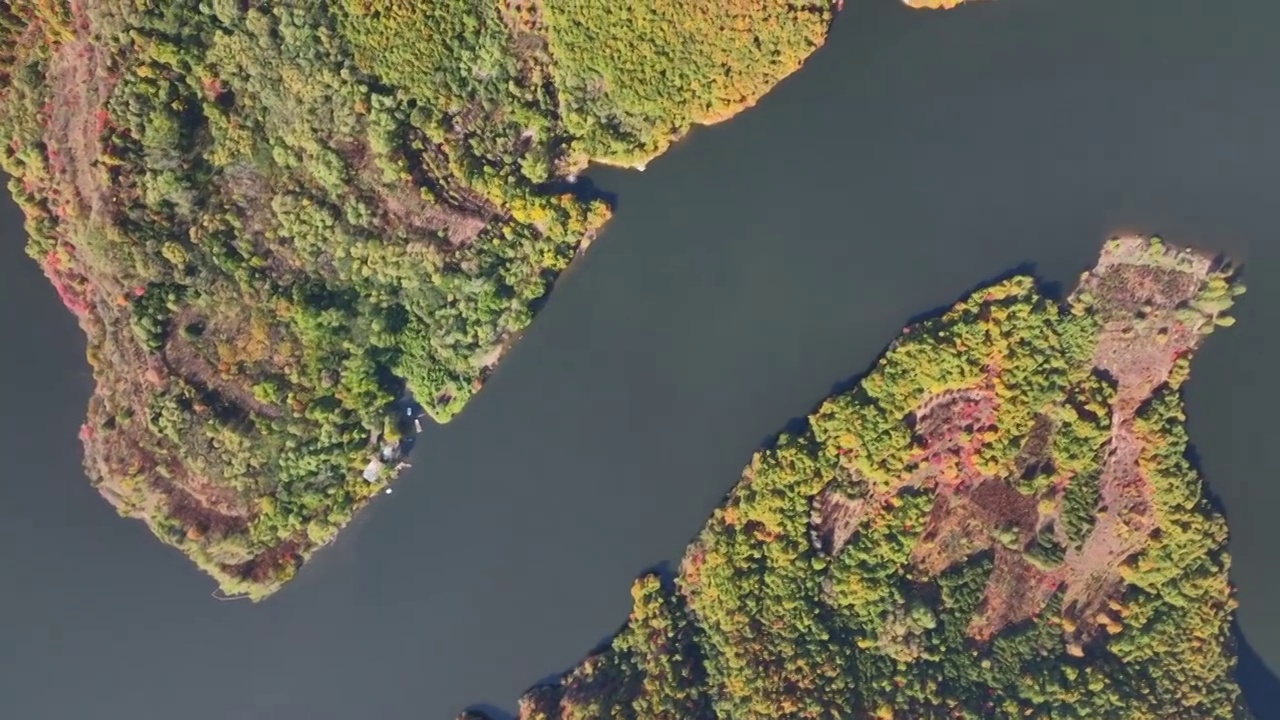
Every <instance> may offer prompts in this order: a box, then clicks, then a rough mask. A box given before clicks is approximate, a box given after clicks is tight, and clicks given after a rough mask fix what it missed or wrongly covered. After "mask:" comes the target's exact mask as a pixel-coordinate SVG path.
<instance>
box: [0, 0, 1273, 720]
mask: <svg viewBox="0 0 1280 720" xmlns="http://www.w3.org/2000/svg"><path fill="white" fill-rule="evenodd" d="M1277 23H1280V8H1276V7H1274V4H1273V3H1269V2H1266V1H1265V0H1219V2H1216V3H1211V4H1210V3H1202V2H1192V1H1190V0H1165V1H1164V2H1154V1H1150V0H1126V1H1125V2H1119V3H1117V2H1114V0H1112V1H1110V2H1108V1H1106V0H1075V1H1073V2H1048V1H1047V0H1000V1H997V2H990V3H979V4H977V5H974V6H972V7H967V8H964V9H962V10H959V11H953V12H950V13H947V14H921V13H914V12H909V11H907V10H905V9H903V8H900V7H898V6H897V4H895V3H889V2H873V1H872V0H862V1H860V2H851V3H848V4H847V10H846V12H845V13H844V15H842V16H841V18H840V19H839V20H838V22H837V25H836V27H835V29H834V31H833V33H832V37H831V39H830V42H829V44H828V46H827V47H825V48H824V49H823V50H821V51H820V52H819V53H817V55H815V57H814V58H813V59H812V60H811V61H810V62H809V64H808V65H807V66H806V68H805V69H804V70H802V71H801V72H800V73H799V74H797V75H795V76H793V77H792V78H790V79H789V80H787V81H786V82H784V83H783V84H782V85H780V86H779V87H778V88H777V89H776V90H775V91H774V92H773V93H771V94H770V95H769V96H767V97H766V98H765V99H764V100H763V101H762V102H761V103H760V105H759V106H757V107H756V108H754V109H753V110H751V111H749V112H747V113H745V114H743V115H742V116H740V117H739V118H737V119H735V120H734V121H732V122H729V123H726V124H724V125H720V126H716V127H713V128H707V129H702V130H699V131H697V132H695V133H694V134H693V135H692V136H691V137H690V138H688V139H687V140H685V141H683V142H682V143H680V144H679V145H677V146H676V147H675V148H674V149H673V150H672V151H671V152H670V153H669V154H668V155H666V156H664V157H662V158H659V159H658V160H656V161H654V162H653V163H651V164H650V165H649V169H648V170H647V171H646V172H644V173H634V172H624V171H616V170H598V171H594V172H592V173H591V178H592V180H593V182H594V183H595V184H596V185H597V186H598V187H600V188H601V189H604V190H607V191H609V192H611V193H614V194H615V195H616V196H617V198H618V208H617V213H616V217H615V218H614V220H613V221H612V222H611V224H610V225H609V226H608V229H607V230H606V231H605V233H604V234H603V235H602V236H601V237H600V238H599V239H598V240H597V242H596V243H595V244H594V245H593V246H592V248H591V249H590V251H589V252H588V253H587V254H586V255H585V256H584V258H583V259H582V260H581V261H580V262H579V263H577V264H576V265H575V266H574V267H573V268H571V270H570V271H569V272H568V273H566V274H565V275H564V276H563V277H562V278H561V281H560V282H559V284H558V285H557V286H556V290H555V291H554V293H553V294H552V296H551V297H550V299H549V301H548V302H547V304H546V306H545V308H544V310H543V311H542V312H541V313H540V315H539V316H538V318H537V320H536V322H535V323H534V325H533V327H532V328H531V330H530V331H529V332H528V333H527V334H526V336H525V337H524V338H523V339H522V340H521V342H519V343H517V344H516V345H515V347H514V348H513V349H512V351H511V353H510V354H509V355H508V356H507V358H506V359H505V360H504V362H503V364H502V366H501V367H500V369H499V370H498V371H497V373H496V374H495V376H494V378H493V379H492V381H491V382H490V384H489V385H488V386H487V387H486V388H485V390H484V391H483V392H482V393H481V394H480V396H479V397H478V398H477V399H476V400H475V402H474V404H473V405H471V406H469V407H468V408H467V410H466V411H465V412H464V413H463V414H462V415H461V416H459V417H458V418H457V420H455V421H454V422H453V423H450V424H449V425H447V426H444V427H438V428H436V427H433V428H429V429H428V431H427V433H426V434H425V435H424V437H423V438H422V439H421V444H420V448H419V452H418V453H417V455H416V456H415V458H414V459H413V462H414V468H413V469H412V471H410V472H409V473H408V474H407V475H406V477H404V478H403V479H402V480H401V481H400V482H399V483H398V484H397V485H396V490H395V493H394V494H393V495H392V496H390V497H387V498H383V499H381V500H379V501H378V502H376V503H374V504H373V505H372V506H371V507H370V508H369V509H368V510H367V511H366V512H365V513H363V514H362V515H361V516H360V517H359V518H358V519H357V520H356V521H355V523H354V524H353V525H352V526H351V527H350V528H348V529H347V531H346V532H345V533H344V534H343V535H342V536H341V537H340V538H339V540H338V542H337V543H336V545H335V546H333V547H330V548H328V549H326V550H325V551H323V552H322V553H320V554H319V555H318V556H317V558H316V560H315V561H314V562H313V563H312V564H311V565H310V566H308V568H307V569H306V571H305V572H304V573H303V574H302V575H301V576H300V577H299V579H297V580H296V581H294V582H293V583H291V584H290V586H289V587H287V588H286V589H285V590H283V591H282V592H281V593H280V594H279V595H278V596H276V597H273V598H272V599H270V600H269V601H267V602H265V603H262V604H260V605H256V606H254V605H250V604H248V603H218V602H215V601H214V600H212V599H211V598H209V597H208V592H209V591H210V590H211V589H212V588H211V586H210V583H209V581H208V580H207V579H206V578H205V577H204V576H203V575H201V574H200V573H199V572H198V571H197V570H195V569H194V568H193V567H190V566H189V564H188V562H187V561H186V560H185V559H184V558H183V557H182V556H181V555H179V554H178V553H176V552H174V551H172V550H170V549H168V548H165V547H162V546H161V545H160V544H159V543H157V542H155V540H154V539H153V538H151V537H150V535H149V533H148V532H147V531H146V530H145V528H143V527H142V526H141V524H139V523H134V522H128V521H124V520H121V519H119V518H117V517H115V515H114V513H113V512H112V511H111V509H110V507H109V506H108V505H107V504H106V503H105V502H104V501H103V500H101V499H100V498H99V497H98V496H97V495H96V493H95V491H94V490H93V489H92V488H90V487H89V486H88V484H87V482H86V481H85V480H84V477H83V473H82V471H81V469H80V467H79V457H80V451H79V445H78V442H77V440H76V437H75V433H76V430H77V428H78V426H79V423H80V420H81V417H82V416H83V411H84V404H85V401H86V399H87V397H88V392H89V387H90V384H89V376H88V369H87V367H86V366H85V363H84V361H83V343H82V341H81V339H80V337H79V335H78V330H77V329H76V328H75V327H74V322H73V320H72V319H71V317H70V316H69V315H68V314H67V313H66V312H65V311H64V310H63V309H62V308H61V307H60V306H59V305H58V303H57V299H56V296H55V294H54V292H53V291H52V289H51V288H50V287H48V285H47V283H46V282H45V281H44V280H43V278H41V277H40V276H39V273H38V271H37V270H36V268H35V267H34V265H33V264H32V263H30V262H29V261H27V260H26V259H25V258H24V257H22V254H21V249H20V245H21V241H22V237H21V227H20V220H19V218H18V216H17V214H16V211H14V210H13V208H12V205H10V204H8V203H7V201H6V203H5V205H4V210H3V211H0V234H3V241H2V242H0V252H2V253H4V255H3V260H2V261H0V278H2V279H0V299H2V300H3V303H2V305H0V306H2V307H3V311H2V312H0V338H3V341H2V347H3V348H4V350H3V351H2V352H0V378H3V379H0V407H3V409H4V411H3V412H2V413H0V423H2V425H0V428H3V432H2V433H0V448H2V449H3V450H4V456H5V458H6V465H5V470H4V472H3V476H4V481H3V482H0V570H3V572H4V573H5V582H4V584H3V587H4V590H2V591H0V609H2V610H3V616H4V618H5V620H4V621H3V622H0V662H2V663H3V665H4V667H5V668H6V672H5V673H3V677H0V714H3V715H4V716H11V717H19V718H24V719H26V718H33V719H38V718H59V719H61V718H67V717H76V716H85V715H89V714H90V713H92V714H93V715H94V716H97V717H105V718H137V717H141V718H146V717H156V716H165V715H170V714H179V713H181V714H182V715H183V716H185V717H188V718H193V719H195V720H206V719H208V720H214V719H215V718H216V719H222V718H227V717H237V718H283V719H284V720H293V719H295V718H296V719H298V720H303V719H306V720H312V719H322V720H324V719H328V718H334V719H335V720H336V719H346V718H355V717H369V718H378V719H379V720H382V719H385V720H400V719H402V718H403V719H405V720H408V719H409V718H448V717H452V715H453V714H454V713H455V712H456V711H458V710H459V709H461V708H462V707H464V706H466V705H468V704H471V703H487V704H490V705H494V706H497V707H506V708H510V707H512V706H513V704H514V701H515V698H516V697H517V695H518V694H519V693H520V692H521V691H522V690H523V689H524V688H526V687H527V686H528V685H530V684H531V683H533V682H535V681H536V680H538V679H539V678H541V677H544V676H546V675H549V674H552V673H556V672H559V671H561V670H563V669H565V668H567V667H569V666H570V665H571V664H572V663H574V662H575V661H577V660H578V659H579V658H580V657H581V656H582V655H583V654H584V653H586V652H587V651H588V650H589V649H590V648H591V647H592V646H593V645H594V644H595V643H596V642H598V641H599V640H600V639H601V638H602V637H603V636H604V635H606V634H607V633H609V632H612V631H613V630H614V629H615V628H616V627H617V626H618V625H619V624H620V623H621V622H622V621H623V619H624V618H625V614H626V612H627V609H628V606H629V597H628V593H627V591H628V587H629V584H630V581H631V580H632V578H633V577H634V576H635V575H636V574H638V573H639V572H641V571H642V570H644V569H645V568H647V567H650V566H652V565H654V564H656V563H660V562H662V561H664V560H670V559H673V558H675V557H677V556H678V555H679V553H680V551H681V550H682V548H683V547H684V545H685V544H686V542H687V541H688V540H689V538H690V537H691V536H692V535H693V534H694V533H695V532H696V531H697V529H698V528H699V527H700V526H701V524H702V522H703V520H704V519H705V517H706V516H707V514H708V513H709V511H710V509H711V508H712V507H713V506H714V505H715V503H716V502H718V500H719V498H720V496H721V494H722V493H723V492H724V491H725V490H726V489H728V488H729V487H730V486H731V485H732V483H733V482H734V480H735V479H736V475H737V473H738V472H739V470H740V469H741V467H742V465H743V464H744V462H745V461H746V460H747V458H748V457H749V456H750V453H751V451H752V450H754V449H755V448H756V447H758V446H759V445H760V444H761V442H762V441H763V440H764V439H765V438H767V437H769V436H771V435H772V434H773V433H775V432H777V431H778V430H780V429H781V428H782V427H783V426H784V425H785V424H786V422H787V420H788V419H789V418H793V417H797V416H803V415H804V414H806V413H807V412H809V411H810V410H811V409H812V407H813V406H814V405H815V404H816V403H817V402H818V401H819V400H820V399H821V398H822V397H824V396H825V395H827V394H828V393H829V392H830V391H831V388H832V387H833V386H834V385H836V384H839V383H842V382H844V381H845V380H847V379H848V378H849V377H850V376H851V375H854V374H856V373H859V372H861V371H862V370H863V369H865V368H866V367H867V366H868V364H869V363H871V362H872V361H873V359H874V358H875V357H876V356H877V355H878V354H879V353H880V352H881V350H882V349H883V347H884V345H885V343H887V342H888V341H889V340H891V339H892V338H893V337H894V336H896V335H897V333H898V332H899V331H900V329H901V327H902V326H903V325H904V324H905V323H906V322H907V320H908V319H909V318H911V317H913V316H917V315H919V314H920V313H922V312H926V311H928V310H929V309H930V308H934V307H937V306H940V305H944V304H947V303H949V302H951V301H952V300H954V299H956V298H957V297H959V296H960V295H961V294H962V293H963V292H964V291H965V290H966V289H968V288H970V287H973V286H975V285H977V284H979V283H981V282H983V281H984V280H986V279H989V278H991V277H994V276H997V275H1000V274H1002V273H1003V272H1005V271H1007V270H1008V269H1010V268H1013V267H1017V266H1021V265H1025V264H1031V265H1033V266H1034V268H1035V271H1036V272H1037V274H1038V275H1039V276H1040V277H1042V278H1043V279H1045V280H1046V281H1051V282H1058V283H1061V284H1062V285H1064V286H1067V287H1069V286H1070V285H1071V284H1072V283H1073V281H1074V278H1075V276H1076V275H1077V274H1078V273H1079V272H1081V271H1083V270H1084V269H1085V268H1086V267H1088V265H1089V264H1091V262H1092V260H1093V258H1094V257H1095V256H1096V254H1097V250H1098V247H1099V245H1100V244H1101V242H1102V241H1103V240H1104V239H1105V238H1106V237H1107V236H1108V235H1110V234H1112V233H1115V232H1121V231H1133V232H1158V233H1161V234H1163V235H1164V236H1165V237H1167V238H1168V239H1170V240H1171V241H1173V242H1178V243H1184V244H1192V245H1198V246H1202V247H1206V248H1210V249H1214V250H1219V251H1222V252H1225V253H1227V254H1229V255H1231V256H1232V257H1233V258H1235V259H1236V260H1238V261H1240V262H1242V263H1243V264H1244V267H1245V273H1246V275H1245V279H1246V281H1247V282H1248V283H1249V285H1250V293H1249V294H1248V295H1246V296H1244V297H1243V298H1242V299H1241V302H1240V304H1239V305H1237V307H1236V309H1235V314H1236V315H1237V317H1238V318H1239V323H1238V324H1237V325H1236V326H1235V327H1233V328H1231V329H1230V330H1227V331H1224V332H1221V333H1218V334H1215V336H1214V337H1213V338H1212V340H1211V341H1210V342H1209V343H1208V344H1207V346H1206V347H1205V348H1204V349H1203V350H1202V351H1201V353H1200V355H1199V356H1198V357H1197V360H1196V364H1195V368H1194V375H1193V379H1192V381H1191V383H1190V385H1189V390H1188V393H1189V412H1190V415H1191V421H1190V429H1191V434H1192V438H1193V441H1194V442H1195V443H1196V447H1197V451H1198V456H1199V461H1200V463H1201V465H1202V467H1203V468H1204V470H1205V472H1206V474H1207V475H1208V477H1209V480H1210V482H1211V484H1212V487H1213V490H1214V492H1215V494H1216V495H1217V496H1218V498H1219V499H1220V500H1221V502H1222V503H1223V505H1224V507H1225V508H1226V511H1227V513H1228V520H1229V522H1230V524H1231V529H1232V533H1233V535H1232V551H1233V556H1234V563H1235V564H1234V570H1235V581H1236V583H1237V584H1238V585H1239V587H1240V593H1239V597H1240V601H1241V609H1240V614H1239V619H1240V625H1241V629H1242V635H1243V637H1245V638H1246V639H1247V640H1248V642H1249V647H1248V649H1247V650H1248V652H1246V653H1245V656H1246V659H1248V658H1253V660H1252V661H1251V662H1250V663H1249V664H1248V666H1247V668H1246V670H1247V671H1248V673H1252V674H1251V675H1249V677H1250V678H1254V679H1252V680H1249V681H1248V682H1247V683H1246V690H1247V691H1250V692H1251V700H1252V701H1253V703H1254V705H1255V709H1256V710H1257V712H1258V714H1259V716H1260V717H1264V718H1265V717H1272V716H1274V712H1275V711H1274V710H1273V709H1272V708H1273V699H1274V697H1275V696H1274V695H1272V696H1268V695H1266V691H1267V690H1268V688H1269V687H1270V683H1271V682H1272V680H1271V679H1270V678H1271V676H1270V674H1269V673H1268V672H1267V670H1266V668H1267V666H1268V665H1269V666H1270V667H1280V621H1277V619H1276V618H1275V617H1274V615H1273V613H1272V611H1271V608H1274V607H1277V606H1278V605H1280V580H1277V578H1276V576H1275V573H1274V572H1273V571H1272V562H1271V548H1273V547H1275V546H1276V544H1277V541H1280V535H1278V534H1277V533H1280V528H1278V526H1277V524H1276V523H1275V522H1274V521H1273V520H1272V516H1273V513H1274V512H1275V509H1276V508H1278V507H1280V489H1278V488H1277V487H1276V486H1275V484H1274V483H1272V482H1271V480H1270V472H1271V468H1272V465H1273V463H1272V462H1270V460H1271V456H1270V452H1269V444H1270V442H1271V438H1270V437H1269V435H1268V432H1267V431H1268V429H1269V426H1270V423H1269V419H1270V417H1271V414H1270V413H1269V410H1270V409H1271V408H1273V407H1275V406H1276V405H1277V403H1280V388H1277V387H1275V384H1274V383H1272V382H1270V378H1271V372H1270V369H1271V368H1273V367H1274V366H1275V365H1276V362H1277V360H1278V359H1280V343H1278V342H1277V340H1276V339H1275V338H1274V336H1273V334H1272V333H1271V332H1270V329H1271V328H1273V327H1276V326H1277V325H1278V324H1280V279H1277V278H1280V247H1277V245H1276V243H1275V242H1274V240H1272V238H1271V233H1272V232H1273V225H1274V219H1273V217H1272V213H1271V207H1272V205H1273V203H1274V201H1273V200H1272V199H1271V195H1272V194H1273V192H1274V188H1276V187H1280V177H1278V176H1280V144H1278V142H1277V136H1276V133H1275V131H1274V130H1273V129H1272V126H1273V124H1274V123H1273V122H1272V118H1273V117H1274V116H1275V115H1276V111H1277V110H1280V88H1277V87H1276V85H1275V83H1274V79H1273V77H1272V74H1273V73H1272V71H1271V68H1274V67H1276V66H1277V62H1278V61H1280V48H1276V47H1275V46H1274V43H1273V42H1272V38H1271V35H1272V33H1271V32H1270V28H1273V27H1276V26H1277ZM1242 675H1245V673H1242ZM1268 713H1272V714H1271V715H1269V714H1268Z"/></svg>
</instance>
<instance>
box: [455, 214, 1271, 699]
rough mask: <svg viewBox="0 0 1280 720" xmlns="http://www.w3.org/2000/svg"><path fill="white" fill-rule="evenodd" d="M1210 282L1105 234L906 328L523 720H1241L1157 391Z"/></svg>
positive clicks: (1217, 570) (1177, 417)
mask: <svg viewBox="0 0 1280 720" xmlns="http://www.w3.org/2000/svg"><path fill="white" fill-rule="evenodd" d="M1230 278H1231V270H1230V268H1227V267H1218V266H1215V265H1214V264H1213V263H1212V262H1211V260H1209V259H1208V258H1206V257H1204V256H1201V255H1197V254H1193V253H1189V252H1185V251H1179V250H1174V249H1171V248H1168V247H1166V246H1164V245H1163V244H1162V243H1161V242H1159V241H1158V240H1147V239H1139V238H1125V239H1118V240H1115V241H1112V242H1111V243H1109V244H1108V246H1107V248H1106V250H1105V251H1104V252H1103V254H1102V258H1101V259H1100V261H1099V264H1098V266H1097V268H1096V269H1095V270H1094V271H1092V272H1091V273H1088V274H1086V275H1085V276H1084V277H1082V279H1081V282H1080V286H1079V289H1078V290H1077V291H1076V292H1075V293H1074V294H1073V295H1072V296H1071V297H1070V298H1069V299H1068V301H1067V302H1066V303H1064V304H1059V303H1056V302H1053V301H1052V300H1050V299H1048V298H1045V297H1044V296H1043V295H1041V294H1040V293H1039V291H1038V290H1037V289H1036V286H1035V283H1034V281H1033V280H1032V279H1031V278H1027V277H1015V278H1012V279H1010V280H1006V281H1004V282H1001V283H998V284H996V285H993V286H991V287H988V288H985V289H982V290H979V291H977V292H976V293H974V294H973V295H972V296H970V297H969V298H967V299H965V300H962V301H961V302H959V303H957V304H956V306H955V307H954V308H952V309H951V310H950V311H948V312H947V313H945V314H944V315H942V316H941V317H938V318H935V319H932V320H928V321H925V322H923V323H921V324H919V325H916V326H913V327H910V328H908V329H907V330H906V331H905V332H904V334H903V335H902V336H901V337H900V338H899V339H898V340H897V341H896V342H895V343H894V344H893V345H892V346H890V348H889V350H888V351H887V352H886V353H885V355H884V357H883V358H882V359H881V360H880V362H879V363H878V364H877V365H876V367H875V368H874V369H873V370H872V371H871V372H870V373H869V374H868V375H867V376H866V377H864V378H863V379H862V381H861V383H860V384H859V386H858V387H857V388H856V389H854V390H853V391H851V392H848V393H844V394H841V395H838V396H835V397H832V398H830V399H829V400H827V401H826V402H825V403H823V405H822V406H821V407H820V408H819V409H818V410H817V411H816V412H815V413H814V414H813V415H812V416H811V417H810V418H809V426H808V428H807V429H806V430H805V431H803V432H801V433H800V434H798V435H784V436H782V437H780V438H779V439H778V440H777V442H776V443H775V444H774V445H773V446H772V447H770V448H768V449H766V450H762V451H761V452H759V453H757V454H756V456H755V457H754V458H753V459H752V461H751V464H750V466H749V467H748V468H747V469H746V471H745V472H744V474H743V476H742V479H741V481H740V482H739V483H738V485H737V486H736V487H735V488H734V489H733V491H732V492H731V493H730V495H729V497H728V498H727V500H726V501H725V503H724V504H723V506H721V507H720V508H718V509H717V510H716V511H715V513H714V515H713V516H712V518H711V520H710V521H709V522H708V523H707V525H706V527H705V528H704V529H703V531H702V532H701V534H700V535H699V536H698V537H697V539H696V540H695V541H694V542H693V544H692V545H691V546H690V547H689V549H688V551H687V552H686V554H685V557H684V561H683V563H682V565H681V567H680V571H679V573H678V575H677V576H676V577H675V578H674V579H672V580H667V579H663V578H659V577H656V576H646V577H644V578H641V580H640V581H638V582H637V584H636V587H635V589H634V590H633V595H634V597H635V609H634V610H633V611H632V614H631V617H630V619H629V620H628V622H627V624H626V625H625V626H624V627H623V629H622V630H621V631H620V633H619V634H618V635H617V636H616V637H615V638H614V641H613V643H612V644H611V645H610V646H608V647H607V648H605V649H603V650H601V651H599V652H597V653H595V654H593V655H592V656H591V657H589V658H588V659H587V660H586V661H585V662H584V663H583V664H582V665H580V666H579V667H578V668H576V669H574V670H573V671H571V672H570V673H569V674H568V675H566V676H565V677H564V678H563V680H561V681H560V682H559V683H558V684H552V685H545V686H539V687H536V688H534V689H533V690H531V691H530V693H529V694H528V695H526V697H525V698H524V699H523V700H522V701H521V704H520V716H521V718H523V719H524V720H529V719H531V718H582V719H585V718H616V719H635V720H639V719H641V718H645V719H647V718H672V719H674V718H708V719H710V718H735V719H736V720H752V719H757V718H758V719H760V720H765V719H770V720H772V719H774V718H813V719H815V720H817V719H819V718H878V719H882V720H888V719H890V718H899V719H904V720H908V719H909V720H920V719H923V718H938V719H939V720H942V719H944V718H967V719H970V720H979V719H981V720H987V719H990V718H1008V719H1010V720H1012V719H1014V718H1027V717H1033V718H1156V717H1159V718H1188V719H1191V718H1195V719H1199V718H1244V717H1247V712H1246V711H1245V709H1244V707H1243V704H1242V702H1241V699H1240V693H1239V690H1238V688H1237V687H1236V685H1235V681H1234V678H1233V673H1234V665H1235V658H1234V654H1233V650H1232V640H1231V637H1230V630H1229V625H1230V618H1231V613H1232V610H1233V609H1234V600H1233V598H1232V591H1231V588H1230V585H1229V583H1228V581H1227V570H1228V563H1229V561H1228V557H1227V554H1226V550H1225V545H1226V525H1225V523H1224V522H1223V520H1222V518H1221V517H1220V516H1219V515H1218V514H1216V512H1215V511H1214V510H1213V509H1212V508H1211V507H1210V506H1209V504H1208V503H1207V502H1206V501H1205V499H1204V497H1203V493H1202V492H1201V490H1202V487H1201V486H1202V482H1201V479H1200V478H1199V477H1198V475H1197V474H1196V472H1195V469H1194V468H1193V467H1192V466H1191V465H1190V463H1189V462H1188V461H1187V460H1186V458H1185V451H1186V445H1187V436H1186V432H1185V429H1184V425H1183V423H1184V421H1185V416H1184V415H1183V412H1182V404H1181V400H1180V398H1179V393H1178V388H1179V385H1180V384H1181V383H1182V382H1183V381H1184V380H1185V379H1186V377H1187V372H1186V369H1187V363H1188V358H1189V356H1190V354H1191V353H1192V352H1193V351H1194V350H1195V348H1196V347H1197V346H1198V345H1199V343H1200V342H1201V341H1202V339H1203V337H1204V335H1205V332H1204V331H1205V330H1211V329H1212V328H1213V327H1215V326H1217V325H1221V324H1222V322H1221V321H1220V320H1221V318H1222V317H1224V316H1223V315H1222V313H1223V312H1224V311H1225V310H1227V309H1228V307H1229V306H1230V304H1231V303H1230V300H1229V298H1231V297H1233V296H1234V295H1235V294H1238V293H1239V292H1240V291H1242V289H1243V288H1242V286H1240V285H1239V284H1238V283H1233V282H1232V281H1231V279H1230ZM836 525H843V526H845V527H844V530H845V532H843V533H841V532H839V531H838V530H839V528H836V527H833V526H836ZM835 536H839V537H840V538H841V539H840V540H839V541H838V542H835V543H834V544H829V543H827V542H819V540H820V539H822V538H830V537H835ZM472 717H477V716H476V715H475V714H474V711H473V714H472Z"/></svg>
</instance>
